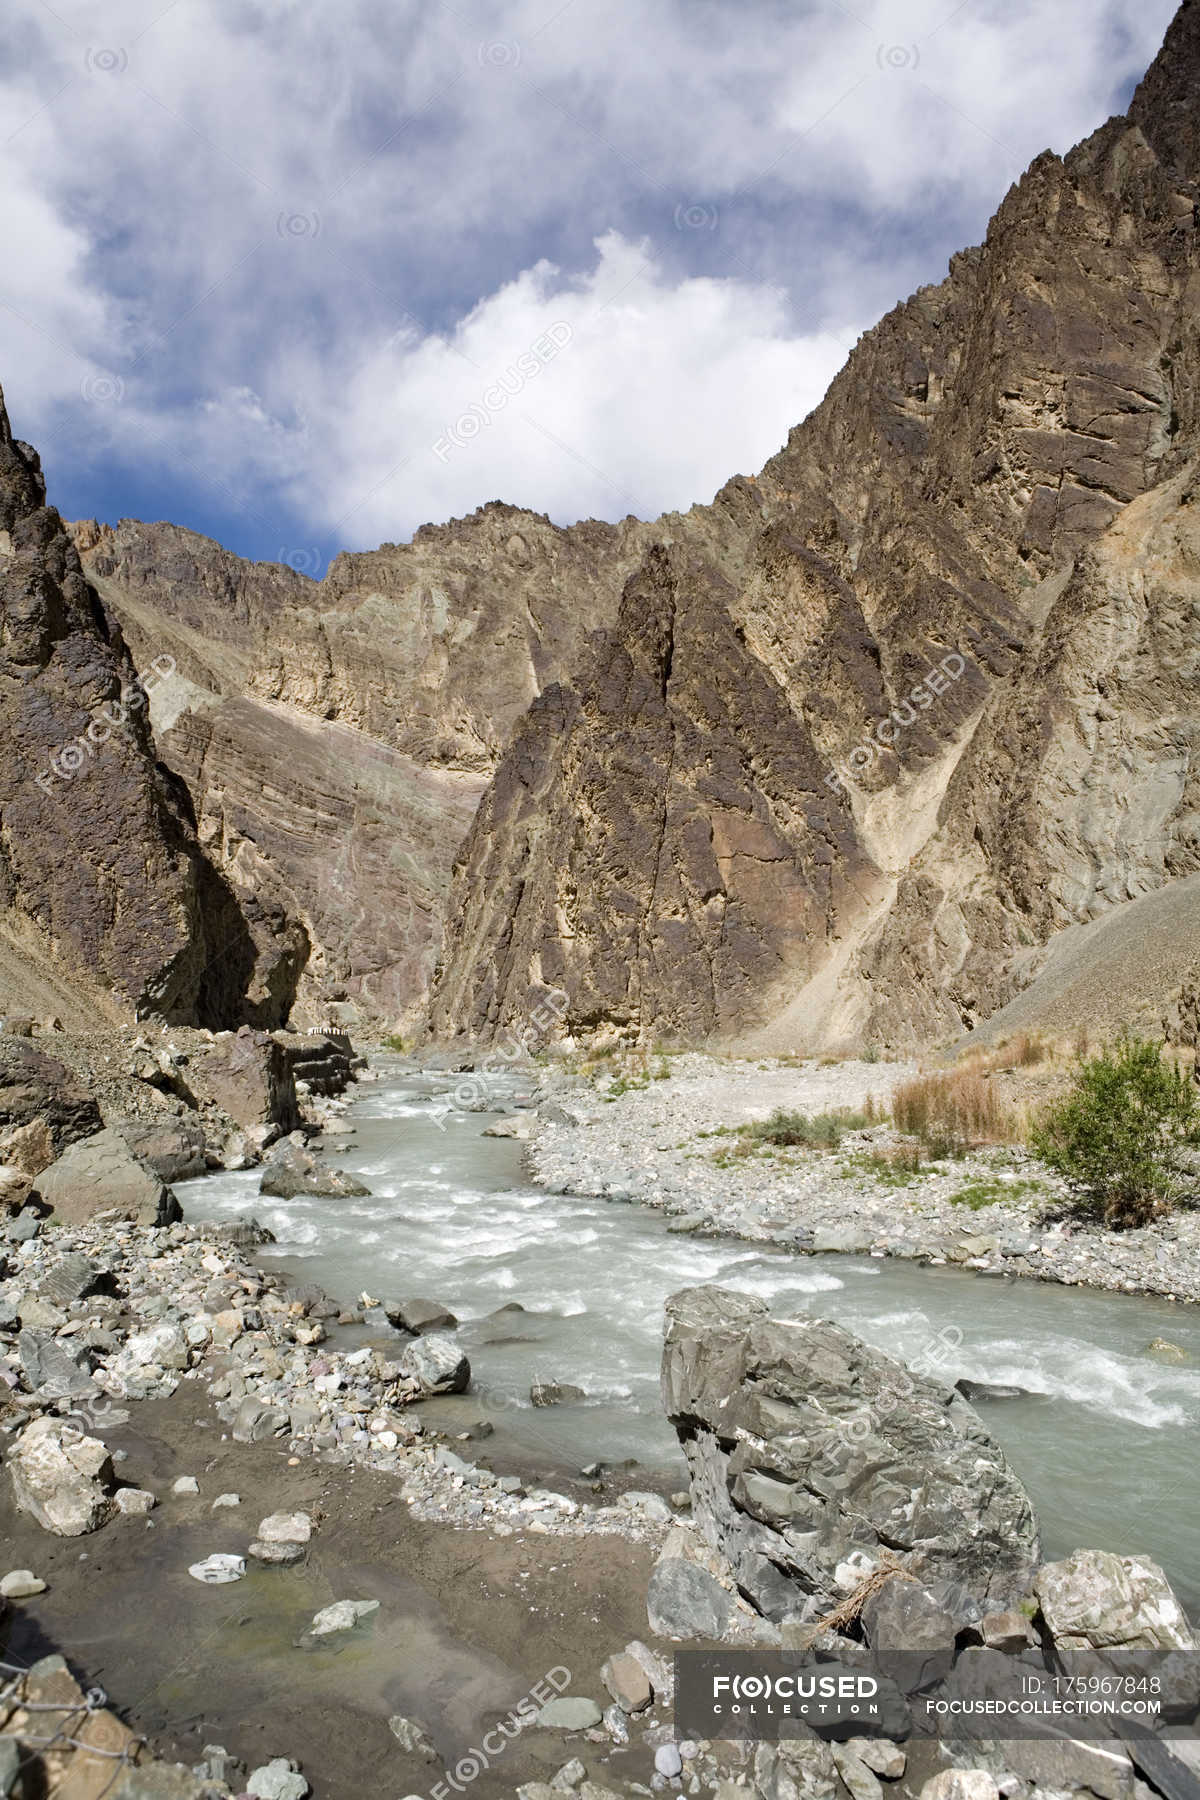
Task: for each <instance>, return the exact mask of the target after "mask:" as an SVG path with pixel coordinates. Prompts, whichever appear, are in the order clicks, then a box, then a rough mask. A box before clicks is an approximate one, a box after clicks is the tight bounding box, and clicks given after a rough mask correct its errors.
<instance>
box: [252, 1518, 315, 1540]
mask: <svg viewBox="0 0 1200 1800" xmlns="http://www.w3.org/2000/svg"><path fill="white" fill-rule="evenodd" d="M312 1530H313V1522H312V1519H311V1518H310V1517H309V1515H308V1514H307V1513H306V1512H292V1513H285V1512H276V1513H269V1514H268V1515H267V1517H266V1518H265V1519H262V1520H260V1522H259V1527H258V1535H259V1537H260V1538H261V1539H262V1541H263V1542H264V1543H267V1544H307V1542H308V1540H309V1538H311V1536H312Z"/></svg>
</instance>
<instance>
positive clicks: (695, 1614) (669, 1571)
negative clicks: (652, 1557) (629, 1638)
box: [646, 1556, 734, 1639]
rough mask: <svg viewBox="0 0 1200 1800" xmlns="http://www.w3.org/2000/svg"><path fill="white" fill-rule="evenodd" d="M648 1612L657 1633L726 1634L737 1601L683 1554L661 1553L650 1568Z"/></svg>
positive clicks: (670, 1635)
mask: <svg viewBox="0 0 1200 1800" xmlns="http://www.w3.org/2000/svg"><path fill="white" fill-rule="evenodd" d="M646 1615H647V1617H648V1619H649V1621H650V1629H651V1631H652V1632H653V1633H654V1635H655V1637H664V1638H713V1639H720V1638H723V1637H724V1636H725V1634H726V1632H727V1631H728V1630H729V1627H730V1625H731V1623H732V1621H733V1616H734V1604H733V1599H732V1597H731V1595H729V1594H728V1593H726V1591H725V1589H724V1588H723V1587H722V1586H721V1584H720V1582H719V1581H718V1580H717V1579H716V1577H715V1576H713V1575H710V1574H709V1573H708V1571H707V1569H702V1568H700V1567H699V1566H698V1564H696V1563H693V1562H689V1561H688V1560H687V1559H686V1558H685V1557H682V1556H671V1557H662V1556H660V1557H659V1559H658V1561H657V1562H656V1563H655V1565H654V1568H653V1569H652V1570H651V1572H650V1581H649V1585H648V1587H647V1590H646Z"/></svg>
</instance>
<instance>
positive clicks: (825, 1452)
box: [662, 1287, 1038, 1621]
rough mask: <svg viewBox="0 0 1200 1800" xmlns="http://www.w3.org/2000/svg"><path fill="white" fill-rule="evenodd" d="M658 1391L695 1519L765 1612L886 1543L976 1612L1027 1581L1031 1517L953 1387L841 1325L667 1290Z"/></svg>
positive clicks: (862, 1568)
mask: <svg viewBox="0 0 1200 1800" xmlns="http://www.w3.org/2000/svg"><path fill="white" fill-rule="evenodd" d="M662 1391H663V1403H664V1406H665V1408H666V1411H667V1414H668V1416H669V1417H670V1419H671V1421H672V1423H673V1424H674V1426H675V1428H676V1431H677V1433H678V1435H679V1439H680V1442H681V1444H682V1446H683V1450H684V1454H685V1456H686V1458H687V1462H688V1470H689V1475H690V1479H691V1490H692V1507H693V1513H694V1516H695V1519H696V1521H697V1523H698V1524H699V1526H700V1529H701V1531H702V1532H703V1534H704V1536H705V1538H706V1539H707V1541H708V1543H709V1544H710V1545H712V1547H713V1548H714V1549H715V1550H717V1551H718V1552H719V1553H720V1555H721V1556H722V1557H723V1558H724V1559H725V1561H726V1562H727V1563H728V1564H729V1566H730V1568H731V1570H732V1573H733V1575H734V1578H735V1580H736V1581H737V1584H738V1586H739V1588H740V1589H741V1591H742V1592H743V1593H744V1594H745V1595H747V1597H748V1598H749V1599H750V1600H751V1601H752V1602H753V1604H754V1605H755V1606H756V1607H757V1608H758V1610H759V1611H760V1612H761V1613H763V1614H765V1616H766V1617H767V1618H769V1619H773V1620H777V1621H778V1620H783V1619H786V1618H788V1617H794V1616H799V1615H801V1614H803V1615H804V1616H805V1617H809V1616H811V1615H812V1610H813V1605H814V1604H819V1605H824V1604H826V1603H833V1602H836V1601H837V1600H838V1599H840V1598H842V1597H843V1596H844V1595H845V1594H846V1593H848V1592H850V1591H851V1590H852V1589H853V1588H854V1587H855V1586H856V1585H857V1584H858V1583H859V1582H860V1581H861V1580H862V1578H863V1576H864V1574H867V1573H870V1571H871V1570H872V1568H874V1567H876V1566H878V1565H879V1564H880V1563H883V1562H885V1561H886V1560H887V1559H888V1558H889V1557H891V1556H897V1557H898V1558H899V1560H900V1562H901V1563H902V1564H903V1565H904V1566H905V1568H906V1569H907V1570H908V1571H909V1572H911V1573H912V1574H914V1575H916V1576H918V1577H919V1578H920V1580H921V1581H922V1582H923V1583H924V1584H925V1585H926V1586H927V1587H930V1588H933V1589H934V1590H935V1592H938V1591H940V1590H941V1589H942V1588H944V1587H945V1586H947V1585H953V1586H954V1587H956V1588H959V1589H962V1588H965V1589H966V1590H967V1591H968V1592H969V1593H970V1594H971V1595H973V1596H974V1597H975V1598H976V1599H977V1600H979V1601H983V1602H986V1603H987V1605H988V1606H989V1607H991V1608H994V1607H997V1606H1003V1605H1004V1604H1006V1603H1007V1602H1009V1601H1010V1600H1013V1599H1015V1598H1017V1597H1019V1596H1020V1595H1022V1594H1024V1593H1026V1592H1027V1591H1028V1587H1029V1581H1030V1577H1031V1575H1032V1572H1033V1570H1034V1569H1035V1568H1036V1566H1037V1562H1038V1536H1037V1524H1036V1520H1035V1518H1034V1513H1033V1508H1032V1506H1031V1505H1030V1502H1029V1497H1028V1495H1027V1494H1026V1493H1025V1490H1024V1488H1023V1487H1022V1486H1021V1483H1020V1482H1019V1481H1018V1480H1017V1477H1016V1476H1015V1475H1014V1473H1013V1471H1012V1469H1011V1468H1010V1467H1009V1465H1008V1463H1007V1461H1006V1460H1005V1457H1004V1454H1003V1452H1002V1451H1001V1450H1000V1448H999V1446H998V1445H997V1444H996V1443H995V1442H994V1440H993V1439H992V1438H991V1437H990V1436H989V1434H988V1433H987V1431H986V1430H985V1429H984V1427H983V1425H982V1423H981V1422H980V1420H979V1418H978V1417H977V1415H976V1414H975V1413H974V1412H973V1411H972V1409H971V1407H970V1406H969V1405H968V1404H967V1402H966V1401H965V1400H964V1399H963V1398H962V1397H961V1395H958V1394H956V1393H955V1392H954V1391H953V1390H952V1389H949V1388H945V1387H943V1386H941V1385H940V1384H938V1383H937V1382H934V1381H931V1380H929V1379H928V1378H927V1377H926V1376H923V1375H919V1374H915V1373H913V1372H911V1371H910V1370H908V1369H906V1368H905V1367H904V1366H903V1364H901V1363H899V1362H896V1361H894V1360H893V1359H892V1358H891V1357H889V1356H885V1355H884V1354H883V1353H882V1352H880V1351H878V1350H873V1349H871V1348H870V1347H869V1346H868V1345H866V1344H864V1343H861V1342H860V1341H859V1340H858V1339H857V1338H855V1337H854V1336H853V1335H852V1334H851V1333H850V1332H848V1331H845V1330H843V1329H842V1327H841V1326H840V1325H835V1324H833V1323H832V1321H830V1320H827V1319H805V1320H801V1321H795V1322H791V1321H789V1322H783V1321H779V1320H772V1319H771V1318H770V1317H769V1316H768V1312H767V1308H766V1306H765V1305H764V1304H763V1302H762V1301H761V1300H758V1299H755V1298H753V1297H752V1296H750V1295H747V1294H738V1293H732V1292H729V1291H727V1290H725V1289H721V1288H716V1287H700V1288H688V1289H684V1290H682V1291H681V1292H680V1293H677V1294H674V1295H673V1296H672V1297H671V1298H670V1299H669V1300H668V1302H667V1335H666V1343H665V1348H664V1352H663V1365H662ZM814 1597H815V1600H814Z"/></svg>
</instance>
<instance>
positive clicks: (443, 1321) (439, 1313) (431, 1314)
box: [383, 1294, 458, 1337]
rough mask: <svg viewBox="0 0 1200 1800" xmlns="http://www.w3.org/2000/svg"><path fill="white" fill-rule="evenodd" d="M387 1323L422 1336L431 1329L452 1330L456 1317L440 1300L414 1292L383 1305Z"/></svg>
mask: <svg viewBox="0 0 1200 1800" xmlns="http://www.w3.org/2000/svg"><path fill="white" fill-rule="evenodd" d="M383 1310H384V1312H385V1313H386V1315H387V1321H388V1324H389V1325H394V1326H395V1327H396V1330H397V1331H407V1332H408V1333H409V1334H410V1336H412V1337H424V1336H426V1334H427V1333H428V1332H431V1331H453V1330H454V1327H455V1326H456V1325H457V1324H458V1320H457V1318H456V1317H455V1316H454V1314H453V1313H452V1312H451V1311H450V1308H449V1307H448V1306H443V1305H442V1303H441V1301H440V1300H428V1299H426V1298H425V1297H424V1296H423V1295H419V1294H414V1295H412V1296H411V1297H410V1298H409V1299H407V1300H392V1301H389V1302H388V1303H387V1304H386V1305H385V1306H384V1309H383Z"/></svg>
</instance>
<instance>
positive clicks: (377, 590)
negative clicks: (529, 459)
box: [73, 503, 649, 1024]
mask: <svg viewBox="0 0 1200 1800" xmlns="http://www.w3.org/2000/svg"><path fill="white" fill-rule="evenodd" d="M73 530H74V535H75V542H76V544H77V545H78V547H79V550H80V553H81V555H82V558H83V563H84V566H85V568H86V570H87V573H88V575H89V577H90V578H91V579H92V581H93V582H94V583H95V585H96V587H97V589H98V591H99V592H100V594H101V595H102V596H103V599H104V602H105V604H106V605H107V606H108V607H109V608H110V610H111V611H112V613H113V615H114V616H115V617H116V618H118V619H119V620H120V622H121V627H122V630H123V631H124V633H125V635H126V637H127V639H128V641H129V643H130V644H131V646H132V647H133V650H134V654H135V657H136V659H137V661H138V662H139V665H142V666H145V665H148V664H149V662H150V661H151V660H152V659H153V658H154V657H155V656H156V655H159V654H161V653H162V652H163V651H164V650H165V651H166V652H168V653H169V654H170V655H171V656H172V657H173V658H174V660H175V662H176V663H177V665H178V668H179V671H180V674H179V678H177V679H176V680H175V681H174V682H173V683H172V684H171V688H170V691H169V692H164V694H163V695H162V697H161V698H160V697H158V696H155V697H154V701H153V705H154V722H155V730H156V735H157V738H158V742H159V746H160V749H161V753H162V755H163V756H164V758H165V760H166V762H167V763H168V764H169V766H170V767H171V769H172V770H174V771H175V772H176V773H177V774H178V775H179V776H180V777H181V778H182V779H183V780H184V781H185V782H186V784H187V787H188V789H189V791H190V792H191V794H192V797H193V802H194V806H195V811H196V816H197V821H198V827H199V833H200V838H201V841H202V842H203V844H204V845H205V847H206V849H207V850H208V851H209V853H210V854H211V856H212V858H213V860H214V861H215V862H216V863H217V864H218V865H219V866H220V867H221V868H222V869H223V870H225V871H226V872H227V873H228V874H229V876H230V878H231V879H232V880H233V881H235V882H236V883H238V884H239V885H252V886H253V887H254V889H255V891H256V892H257V893H258V894H259V895H261V896H262V897H263V898H264V899H265V900H269V901H270V902H272V903H273V904H274V905H276V906H277V907H278V908H279V909H281V911H283V912H284V913H285V914H286V915H288V916H294V917H296V918H298V919H300V920H302V921H303V924H304V929H305V932H306V934H307V938H308V941H309V943H310V945H311V956H310V957H309V959H308V962H307V964H306V966H305V970H304V973H303V976H302V979H301V993H302V998H303V1001H304V1005H305V1007H306V1008H307V1011H308V1013H309V1014H310V1015H311V1016H312V1017H313V1018H314V1019H321V1020H323V1019H324V1018H325V1017H326V1016H327V1015H328V1009H329V1008H330V1007H331V1006H336V1005H338V1004H340V1002H341V1000H342V999H343V998H346V999H348V1000H349V1001H350V1002H351V1003H355V1004H357V1006H358V1007H359V1009H360V1010H363V1011H366V1012H368V1013H375V1014H383V1015H384V1016H386V1017H391V1018H396V1017H398V1016H400V1015H401V1014H402V1013H403V1012H404V1011H405V1009H411V1008H412V1007H413V1006H414V1005H415V1004H416V1003H417V1002H418V1001H419V1000H420V999H421V998H423V995H424V992H425V988H426V986H427V983H428V980H429V976H430V974H431V971H432V967H433V961H434V956H435V953H436V948H437V942H438V935H439V930H440V923H441V917H442V911H443V908H444V905H445V898H446V890H447V887H448V883H449V875H450V867H451V863H452V861H453V857H454V853H455V850H456V849H457V847H458V845H459V843H460V842H461V840H462V838H463V836H464V834H465V832H466V830H467V827H468V825H469V823H470V820H471V817H472V815H473V813H474V811H475V807H476V805H477V803H478V800H479V796H480V793H481V792H482V789H483V787H484V784H485V782H486V781H487V779H488V777H489V776H490V774H491V773H492V770H493V769H494V767H495V765H496V762H497V761H498V759H499V757H500V755H501V753H502V751H503V749H504V747H505V745H506V744H507V742H508V739H509V737H510V735H511V731H512V727H513V725H514V723H515V721H516V720H517V719H518V718H519V717H520V715H521V714H522V713H523V711H524V709H525V708H526V706H528V705H529V703H530V702H531V701H532V700H534V699H535V698H536V697H537V696H538V695H539V694H540V693H541V692H542V691H543V689H544V688H545V686H546V685H547V684H548V683H549V682H551V681H553V680H554V679H556V678H557V677H559V676H561V675H565V674H566V672H567V671H568V670H569V669H570V668H571V667H572V666H573V665H574V663H575V662H576V661H577V659H578V657H579V655H580V653H581V651H582V649H583V647H584V645H585V643H586V641H587V637H588V633H589V632H590V631H592V630H594V629H595V628H596V627H597V626H600V625H605V624H608V623H610V622H611V621H612V619H613V617H614V615H615V612H616V607H617V602H618V599H619V596H620V592H621V586H622V583H623V581H624V580H625V578H626V576H627V575H629V574H630V573H631V571H632V570H633V568H634V567H635V566H636V564H637V561H638V557H639V555H640V549H639V546H640V544H641V542H642V540H643V539H644V538H645V536H646V534H647V532H648V530H649V528H648V527H647V526H645V525H642V524H640V523H639V522H638V521H636V520H627V521H626V522H625V523H624V524H623V525H619V526H615V525H605V524H597V523H595V522H594V521H592V522H585V523H582V524H579V525H576V526H573V527H571V528H570V529H569V530H562V529H560V528H559V527H557V526H554V525H552V524H551V523H550V521H549V520H548V519H546V518H544V517H542V516H541V515H538V514H535V513H530V512H525V511H522V510H521V509H519V508H516V507H510V506H504V505H501V504H498V503H493V504H491V505H489V506H485V507H483V508H481V509H480V510H479V511H478V512H476V513H475V514H473V515H472V516H471V517H470V518H467V519H457V520H454V521H452V522H451V523H450V524H447V525H440V526H433V525H430V526H425V527H423V528H422V529H421V530H420V531H418V532H417V534H416V536H415V537H414V539H413V541H412V543H411V544H407V545H394V544H385V545H384V546H383V547H382V548H381V549H380V550H378V551H374V552H371V553H367V554H355V555H344V556H340V557H338V558H337V559H336V560H335V561H334V563H333V564H332V565H331V567H330V569H329V573H328V575H327V576H326V578H325V580H324V581H323V582H321V583H319V584H318V583H316V582H313V581H311V580H309V579H307V577H305V576H304V575H302V574H299V573H297V572H296V570H294V569H292V568H290V567H288V566H286V565H284V564H266V563H247V562H244V561H242V560H241V559H240V558H238V557H236V556H233V555H231V554H230V553H229V552H228V551H225V550H223V549H221V547H220V546H219V545H217V544H214V543H212V542H211V541H210V540H209V539H207V538H202V537H198V536H196V535H195V534H194V533H191V532H187V531H182V530H180V529H178V528H177V527H175V526H171V525H147V524H141V523H139V522H137V521H136V520H128V519H126V520H122V522H121V523H120V525H118V526H117V527H116V528H115V530H114V529H111V528H109V527H107V526H100V525H97V524H96V523H95V522H94V521H86V522H84V523H81V524H78V525H76V526H75V527H73ZM261 1022H262V1023H264V1024H270V1023H277V1022H278V1021H277V1020H269V1019H266V1018H264V1019H262V1020H261Z"/></svg>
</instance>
